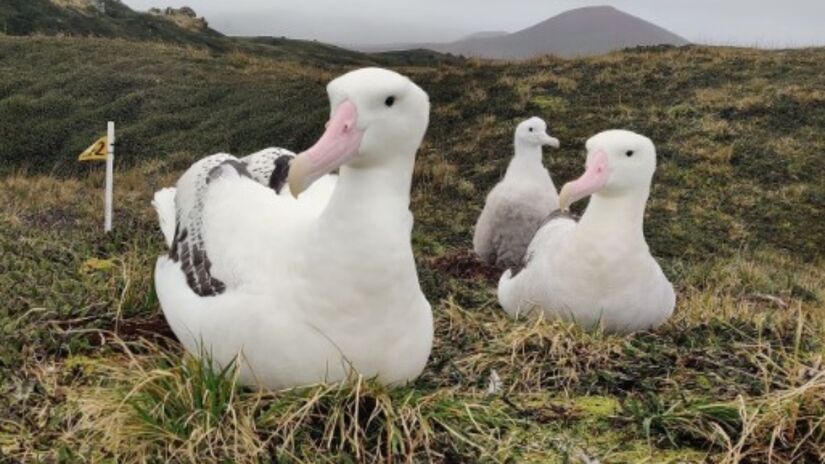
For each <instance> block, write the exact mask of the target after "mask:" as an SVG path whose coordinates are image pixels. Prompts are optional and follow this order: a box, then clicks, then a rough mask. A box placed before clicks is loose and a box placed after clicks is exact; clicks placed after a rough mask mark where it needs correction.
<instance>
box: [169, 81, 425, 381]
mask: <svg viewBox="0 0 825 464" xmlns="http://www.w3.org/2000/svg"><path fill="white" fill-rule="evenodd" d="M327 92H328V94H329V99H330V106H331V116H330V120H329V122H328V123H327V129H326V131H325V132H324V134H323V135H322V136H321V138H320V139H319V140H318V142H317V143H316V144H315V145H314V146H313V147H311V148H309V149H308V150H306V151H304V152H303V153H300V154H298V155H297V156H295V158H294V159H291V160H290V162H289V163H288V164H287V165H286V167H287V168H288V173H287V184H288V187H289V191H290V192H291V194H292V195H284V194H278V193H277V192H276V189H275V188H270V186H267V185H262V182H258V181H256V180H255V179H254V178H253V177H254V176H252V174H251V173H250V172H249V169H247V164H246V163H243V162H241V161H240V160H238V159H236V158H234V157H232V156H230V155H225V154H219V155H213V156H211V157H208V158H205V159H203V160H201V161H199V162H198V163H195V165H193V166H192V167H191V168H190V169H189V170H188V171H187V172H186V173H184V175H183V176H182V177H181V178H180V180H179V181H178V183H177V191H176V192H175V191H174V190H165V191H161V192H159V193H158V194H157V195H156V198H155V207H156V209H157V210H158V215H159V216H160V220H161V224H162V225H163V224H164V223H166V224H167V228H166V229H167V230H168V229H171V228H170V227H168V224H169V223H172V224H175V228H174V229H175V233H174V236H173V237H171V239H172V240H171V242H172V245H171V248H170V251H169V254H168V255H167V256H161V257H160V258H159V259H158V261H157V265H156V267H155V286H156V289H157V294H158V298H159V300H160V304H161V307H162V309H163V313H164V315H165V316H166V319H167V320H168V322H169V324H170V326H171V327H172V330H173V331H174V332H175V334H176V335H177V336H178V338H179V339H180V340H181V342H182V343H183V345H184V346H185V347H186V348H187V349H188V350H189V351H190V352H191V353H193V354H195V355H207V356H210V357H211V359H213V360H214V361H216V362H217V363H218V364H219V365H223V366H225V365H228V363H231V362H232V361H233V360H236V359H237V362H238V363H239V365H240V380H241V382H243V383H245V384H250V385H258V386H263V387H268V388H273V389H278V388H288V387H293V386H299V385H307V384H313V383H318V382H337V381H341V380H343V379H345V378H346V377H347V376H348V375H350V374H351V373H352V372H357V373H360V374H362V375H364V376H366V377H375V378H377V379H378V381H380V382H382V383H385V384H400V383H404V382H407V381H409V380H411V379H414V378H415V377H416V376H418V375H419V374H420V373H421V371H422V370H423V368H424V365H425V364H426V362H427V358H428V357H429V353H430V349H431V346H432V339H433V322H432V311H431V308H430V305H429V303H428V302H427V300H426V298H425V297H424V295H423V293H422V292H421V288H420V286H419V282H418V275H417V271H416V267H415V262H414V260H413V253H412V248H411V245H410V235H411V229H412V225H413V218H412V214H411V213H410V211H409V203H410V185H411V178H412V172H413V165H414V163H415V154H416V151H417V150H418V147H419V145H420V144H421V141H422V139H423V137H424V133H425V132H426V129H427V125H428V121H429V108H430V104H429V98H428V96H427V94H426V93H425V92H424V91H423V90H422V89H421V88H419V87H418V86H417V85H415V84H414V83H413V82H412V81H410V80H409V79H408V78H406V77H404V76H402V75H399V74H397V73H395V72H391V71H388V70H384V69H377V68H366V69H360V70H357V71H353V72H350V73H348V74H345V75H343V76H341V77H339V78H337V79H335V80H333V81H332V82H330V84H329V85H328V87H327ZM280 168H281V169H284V166H283V165H281V166H280ZM338 168H340V170H339V175H338V178H337V181H329V180H328V179H329V178H330V176H326V174H327V173H329V172H331V171H333V170H335V169H338ZM263 178H264V179H265V178H266V176H263ZM319 179H323V180H321V181H320V182H321V183H323V182H326V183H328V184H329V183H332V184H333V187H332V188H328V189H320V193H319V192H318V191H317V190H316V192H315V193H314V198H309V199H306V198H304V197H305V196H306V195H309V196H313V188H310V187H311V186H312V185H313V183H314V182H316V181H318V180H319ZM259 180H260V179H259ZM324 192H328V193H327V194H325V193H324ZM293 195H294V196H299V195H300V197H299V198H298V199H296V198H293V197H292V196H293ZM167 239H168V238H167Z"/></svg>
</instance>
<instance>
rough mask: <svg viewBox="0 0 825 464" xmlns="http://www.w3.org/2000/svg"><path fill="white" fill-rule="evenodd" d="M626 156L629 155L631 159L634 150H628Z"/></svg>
mask: <svg viewBox="0 0 825 464" xmlns="http://www.w3.org/2000/svg"><path fill="white" fill-rule="evenodd" d="M625 155H627V157H628V158H630V157H631V156H633V150H627V153H625Z"/></svg>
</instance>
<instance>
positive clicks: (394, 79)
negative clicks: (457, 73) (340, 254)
mask: <svg viewBox="0 0 825 464" xmlns="http://www.w3.org/2000/svg"><path fill="white" fill-rule="evenodd" d="M327 94H328V95H329V101H330V110H331V111H330V119H329V122H327V129H326V131H325V132H324V134H323V135H322V136H321V138H320V139H319V140H318V142H316V143H315V145H313V146H312V147H311V148H309V149H308V150H306V151H304V152H303V153H301V154H299V155H298V156H296V157H295V159H294V160H292V163H291V165H290V169H289V176H288V182H289V188H290V191H292V194H293V195H295V196H298V194H300V193H301V192H303V191H304V190H306V189H307V187H309V186H310V185H312V183H313V182H314V181H316V180H317V179H319V178H320V177H322V176H324V175H325V174H328V173H329V172H331V171H333V170H335V169H337V168H339V167H341V166H344V165H347V166H353V167H359V168H370V167H374V166H380V165H382V164H387V163H392V162H393V161H395V159H394V158H396V157H399V156H407V157H410V156H413V157H414V155H415V151H416V150H417V149H418V146H419V145H420V144H421V140H422V139H423V138H424V133H425V132H426V130H427V124H428V123H429V117H430V101H429V97H428V96H427V93H426V92H424V91H423V90H422V89H421V88H420V87H418V86H417V85H415V84H414V83H413V82H412V81H411V80H410V79H409V78H407V77H405V76H402V75H401V74H398V73H396V72H393V71H388V70H386V69H380V68H364V69H359V70H356V71H352V72H349V73H347V74H344V75H343V76H341V77H338V78H337V79H335V80H333V81H332V82H330V83H329V85H328V86H327Z"/></svg>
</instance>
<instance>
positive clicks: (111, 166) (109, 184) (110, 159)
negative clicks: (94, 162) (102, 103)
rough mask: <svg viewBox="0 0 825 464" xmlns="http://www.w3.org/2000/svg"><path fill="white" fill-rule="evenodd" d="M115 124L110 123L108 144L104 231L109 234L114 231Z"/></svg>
mask: <svg viewBox="0 0 825 464" xmlns="http://www.w3.org/2000/svg"><path fill="white" fill-rule="evenodd" d="M114 171H115V123H114V122H112V121H109V125H108V130H107V142H106V199H105V202H106V213H105V218H104V222H103V230H104V231H105V232H106V233H108V232H111V230H112V196H113V190H114V183H115V182H114V180H115V179H114V177H115V172H114Z"/></svg>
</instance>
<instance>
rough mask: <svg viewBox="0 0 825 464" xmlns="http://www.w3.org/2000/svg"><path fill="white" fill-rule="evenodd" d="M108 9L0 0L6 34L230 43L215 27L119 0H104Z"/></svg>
mask: <svg viewBox="0 0 825 464" xmlns="http://www.w3.org/2000/svg"><path fill="white" fill-rule="evenodd" d="M103 4H104V5H105V11H100V10H99V9H97V8H95V7H94V6H93V5H92V2H91V0H4V1H3V2H2V3H0V32H3V33H4V34H6V35H16V36H27V35H35V34H38V35H62V36H78V37H109V38H114V37H119V38H128V39H133V40H154V41H163V42H174V43H178V44H187V45H198V46H208V47H210V48H218V49H221V48H223V47H225V46H226V43H225V41H224V40H222V37H223V36H222V35H221V34H220V33H218V32H216V31H214V30H212V29H209V28H206V29H203V30H200V29H199V30H191V29H188V28H183V27H180V25H178V24H177V23H175V22H174V21H172V20H170V19H168V18H164V17H161V16H153V15H149V14H146V13H141V12H136V11H133V10H132V9H130V8H129V7H128V6H126V5H124V4H123V3H121V2H120V1H116V0H104V2H103Z"/></svg>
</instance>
